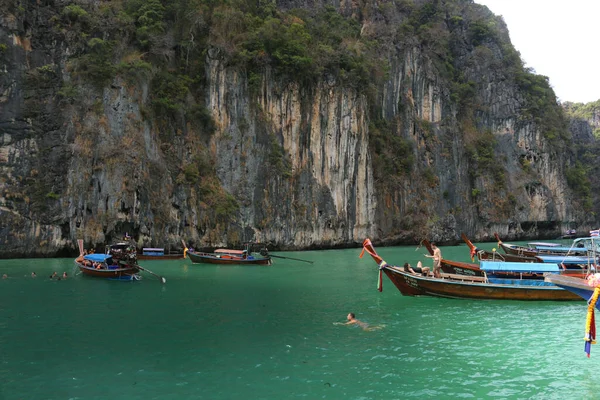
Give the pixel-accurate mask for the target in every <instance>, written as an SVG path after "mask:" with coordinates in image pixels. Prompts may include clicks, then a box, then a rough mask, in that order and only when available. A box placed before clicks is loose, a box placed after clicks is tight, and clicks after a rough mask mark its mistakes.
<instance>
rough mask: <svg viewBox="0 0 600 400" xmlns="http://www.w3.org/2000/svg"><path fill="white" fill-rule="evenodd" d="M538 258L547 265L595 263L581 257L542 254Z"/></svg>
mask: <svg viewBox="0 0 600 400" xmlns="http://www.w3.org/2000/svg"><path fill="white" fill-rule="evenodd" d="M536 257H537V258H539V259H541V260H542V261H543V262H545V263H556V264H560V263H564V264H587V263H588V262H593V260H591V259H590V258H588V257H580V256H566V255H565V256H563V255H554V254H548V255H546V254H541V255H537V256H536Z"/></svg>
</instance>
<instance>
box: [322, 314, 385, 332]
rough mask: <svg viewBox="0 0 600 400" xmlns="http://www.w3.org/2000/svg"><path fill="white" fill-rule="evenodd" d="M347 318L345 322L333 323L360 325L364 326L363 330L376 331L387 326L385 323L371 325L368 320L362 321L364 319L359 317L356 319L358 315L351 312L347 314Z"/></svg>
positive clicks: (335, 323)
mask: <svg viewBox="0 0 600 400" xmlns="http://www.w3.org/2000/svg"><path fill="white" fill-rule="evenodd" d="M346 319H347V321H346V322H345V323H343V322H334V323H333V324H334V325H358V326H360V327H361V328H363V330H365V331H376V330H378V329H381V328H383V327H384V326H385V325H376V326H369V324H367V323H366V322H362V321H359V320H358V319H356V315H354V313H349V314H348V315H347V316H346Z"/></svg>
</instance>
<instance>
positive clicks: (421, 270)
mask: <svg viewBox="0 0 600 400" xmlns="http://www.w3.org/2000/svg"><path fill="white" fill-rule="evenodd" d="M404 271H405V272H410V273H411V274H422V275H428V274H429V267H424V266H423V264H422V263H421V261H419V262H418V263H417V266H416V267H414V268H413V267H412V266H411V265H410V264H409V263H404Z"/></svg>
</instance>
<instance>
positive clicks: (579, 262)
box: [461, 233, 590, 279]
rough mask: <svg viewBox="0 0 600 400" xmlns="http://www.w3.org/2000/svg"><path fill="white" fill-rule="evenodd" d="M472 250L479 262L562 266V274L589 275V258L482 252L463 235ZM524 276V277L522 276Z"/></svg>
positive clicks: (582, 276) (583, 276) (505, 274)
mask: <svg viewBox="0 0 600 400" xmlns="http://www.w3.org/2000/svg"><path fill="white" fill-rule="evenodd" d="M461 237H462V239H463V240H464V241H465V243H466V244H467V246H469V249H470V255H471V258H474V257H475V256H477V258H478V259H479V261H500V262H508V263H529V262H530V263H549V264H558V265H560V266H561V268H562V269H561V270H560V272H559V273H560V274H563V275H570V276H575V277H578V278H585V277H586V276H587V274H588V273H589V270H590V269H589V267H590V265H589V263H590V260H589V259H588V258H587V257H578V256H565V255H538V256H536V257H527V256H520V255H516V254H500V253H498V252H496V251H487V250H480V249H478V248H477V247H475V245H474V244H473V243H472V242H471V241H470V240H469V238H468V237H467V235H465V234H464V233H463V234H462V235H461ZM503 275H504V276H505V277H511V275H512V277H514V276H519V274H514V273H512V274H511V273H510V272H508V273H504V274H503ZM520 276H522V275H520ZM527 278H533V279H541V278H542V277H541V276H539V275H538V276H536V277H529V276H528V277H527Z"/></svg>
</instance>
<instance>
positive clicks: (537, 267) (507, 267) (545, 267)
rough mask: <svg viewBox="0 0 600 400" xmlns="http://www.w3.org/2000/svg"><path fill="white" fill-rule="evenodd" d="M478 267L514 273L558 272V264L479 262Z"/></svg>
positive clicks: (485, 269)
mask: <svg viewBox="0 0 600 400" xmlns="http://www.w3.org/2000/svg"><path fill="white" fill-rule="evenodd" d="M479 267H480V268H481V269H482V270H484V271H514V272H559V271H560V269H559V268H560V267H559V266H558V264H551V263H527V262H524V263H522V262H504V261H481V262H480V263H479Z"/></svg>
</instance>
